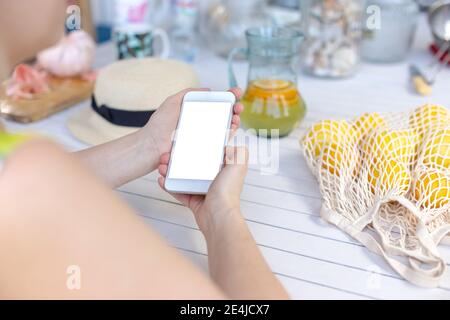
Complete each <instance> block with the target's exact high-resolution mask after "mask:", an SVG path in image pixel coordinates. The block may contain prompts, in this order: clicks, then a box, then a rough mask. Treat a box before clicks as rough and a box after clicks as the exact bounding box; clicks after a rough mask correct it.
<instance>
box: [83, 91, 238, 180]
mask: <svg viewBox="0 0 450 320" xmlns="http://www.w3.org/2000/svg"><path fill="white" fill-rule="evenodd" d="M195 90H201V91H204V90H207V89H195ZM189 91H193V89H187V90H184V91H181V92H180V93H178V94H176V95H173V96H171V97H169V98H168V99H167V100H166V101H164V103H163V104H162V105H161V106H160V107H159V108H158V110H157V111H156V112H155V113H154V114H153V115H152V117H151V118H150V121H149V122H148V123H147V125H146V126H145V127H143V128H142V129H140V130H138V131H136V132H135V133H132V134H130V135H128V136H125V137H123V138H121V139H118V140H115V141H111V142H109V143H106V144H103V145H99V146H96V147H92V148H90V149H86V150H83V151H80V152H78V153H77V155H78V156H79V157H80V159H81V160H82V161H83V162H84V163H85V164H87V165H88V166H89V167H90V168H91V169H92V170H93V171H94V172H95V173H96V174H97V175H98V176H99V177H100V178H101V179H102V180H104V181H106V182H107V183H108V184H109V185H110V186H112V187H118V186H121V185H123V184H125V183H127V182H129V181H132V180H134V179H136V178H139V177H141V176H144V175H146V174H149V173H150V172H152V171H154V170H155V169H157V167H158V164H159V158H160V156H161V155H162V154H164V153H166V152H169V151H170V149H171V148H172V134H173V132H174V131H175V129H176V126H177V122H178V117H179V115H180V110H181V103H182V101H183V97H184V95H185V94H186V93H188V92H189ZM230 91H231V92H232V93H234V94H235V95H236V96H237V97H238V98H239V97H240V95H241V92H240V90H239V89H231V90H230ZM241 111H242V106H241V105H240V104H237V105H236V106H235V107H234V113H235V114H234V116H233V123H232V127H233V129H236V128H237V127H238V126H239V113H240V112H241Z"/></svg>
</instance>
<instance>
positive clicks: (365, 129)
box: [353, 112, 388, 140]
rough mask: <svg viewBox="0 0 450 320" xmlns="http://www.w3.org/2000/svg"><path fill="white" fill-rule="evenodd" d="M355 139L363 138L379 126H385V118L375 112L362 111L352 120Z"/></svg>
mask: <svg viewBox="0 0 450 320" xmlns="http://www.w3.org/2000/svg"><path fill="white" fill-rule="evenodd" d="M353 127H354V128H355V131H356V135H357V139H358V140H361V139H364V138H365V137H366V136H367V135H368V134H370V133H371V132H372V131H374V130H378V129H380V128H385V129H386V128H387V127H388V125H387V123H386V120H384V118H383V117H382V116H381V115H380V114H379V113H377V112H373V113H364V114H362V115H361V116H359V117H358V118H356V119H355V120H354V121H353Z"/></svg>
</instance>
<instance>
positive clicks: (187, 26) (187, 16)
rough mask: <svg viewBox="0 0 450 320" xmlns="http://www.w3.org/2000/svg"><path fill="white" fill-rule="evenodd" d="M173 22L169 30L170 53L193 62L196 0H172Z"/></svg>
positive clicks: (197, 11) (196, 13) (195, 49)
mask: <svg viewBox="0 0 450 320" xmlns="http://www.w3.org/2000/svg"><path fill="white" fill-rule="evenodd" d="M172 12H173V18H174V19H173V24H172V27H171V30H170V38H171V43H172V55H173V57H174V58H175V59H180V60H184V61H186V62H193V61H194V60H195V56H196V53H197V46H196V40H197V39H196V36H195V34H196V28H197V20H198V13H199V6H198V2H197V1H196V0H172Z"/></svg>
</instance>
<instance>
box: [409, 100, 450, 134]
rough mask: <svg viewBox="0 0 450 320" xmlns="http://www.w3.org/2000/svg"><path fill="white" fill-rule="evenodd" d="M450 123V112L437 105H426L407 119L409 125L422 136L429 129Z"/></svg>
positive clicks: (417, 109)
mask: <svg viewBox="0 0 450 320" xmlns="http://www.w3.org/2000/svg"><path fill="white" fill-rule="evenodd" d="M448 123H450V112H449V111H448V110H447V108H445V107H443V106H439V105H433V104H426V105H423V106H421V107H418V108H416V109H415V110H414V112H413V113H412V114H411V115H410V117H409V125H410V127H411V128H415V129H417V130H418V131H420V132H419V133H420V134H423V133H424V132H425V131H428V129H430V128H436V127H439V126H441V125H446V124H448Z"/></svg>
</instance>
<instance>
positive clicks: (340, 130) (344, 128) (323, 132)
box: [303, 120, 356, 158]
mask: <svg viewBox="0 0 450 320" xmlns="http://www.w3.org/2000/svg"><path fill="white" fill-rule="evenodd" d="M343 141H345V142H346V143H350V144H351V143H352V142H354V141H356V132H355V129H353V127H352V126H351V125H350V124H349V123H348V122H347V121H345V120H323V121H320V122H318V123H316V124H315V125H313V126H312V128H311V129H310V130H309V132H308V133H307V134H306V136H305V137H304V140H303V143H304V144H305V146H306V148H308V149H309V150H314V156H315V157H316V158H317V157H319V156H320V153H321V152H322V149H323V148H324V147H325V146H328V145H330V144H331V143H332V142H333V143H336V144H341V143H342V142H343Z"/></svg>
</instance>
